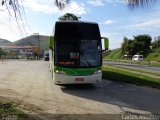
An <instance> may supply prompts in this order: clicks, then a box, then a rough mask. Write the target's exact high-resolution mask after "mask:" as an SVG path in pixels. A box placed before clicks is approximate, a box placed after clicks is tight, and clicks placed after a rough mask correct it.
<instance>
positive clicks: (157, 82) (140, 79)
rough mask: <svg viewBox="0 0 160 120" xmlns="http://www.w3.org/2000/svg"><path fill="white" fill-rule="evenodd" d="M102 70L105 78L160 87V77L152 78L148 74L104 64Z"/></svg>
mask: <svg viewBox="0 0 160 120" xmlns="http://www.w3.org/2000/svg"><path fill="white" fill-rule="evenodd" d="M102 71H103V78H105V79H109V80H113V81H119V82H125V83H131V84H137V85H147V86H151V87H157V88H159V87H160V79H158V78H152V77H149V76H146V75H141V74H138V73H132V72H129V71H126V70H120V69H117V68H112V67H109V66H104V67H103V68H102Z"/></svg>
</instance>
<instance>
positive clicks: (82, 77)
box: [49, 21, 108, 84]
mask: <svg viewBox="0 0 160 120" xmlns="http://www.w3.org/2000/svg"><path fill="white" fill-rule="evenodd" d="M53 36H54V37H53ZM103 40H104V46H105V49H108V39H107V38H103ZM49 48H50V49H49V57H50V59H49V60H50V61H49V62H50V71H51V73H52V77H53V81H54V83H55V84H82V83H99V82H101V79H102V72H101V66H102V37H101V36H100V31H99V26H98V24H97V23H92V22H82V21H57V22H56V23H55V27H54V32H53V35H52V36H50V45H49Z"/></svg>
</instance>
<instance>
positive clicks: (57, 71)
mask: <svg viewBox="0 0 160 120" xmlns="http://www.w3.org/2000/svg"><path fill="white" fill-rule="evenodd" d="M55 73H57V74H63V75H65V74H66V73H65V72H64V71H59V70H55Z"/></svg>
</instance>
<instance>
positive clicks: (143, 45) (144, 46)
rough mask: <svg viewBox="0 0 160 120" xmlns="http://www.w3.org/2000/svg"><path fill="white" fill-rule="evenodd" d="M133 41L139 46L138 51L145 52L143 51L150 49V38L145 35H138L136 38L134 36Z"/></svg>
mask: <svg viewBox="0 0 160 120" xmlns="http://www.w3.org/2000/svg"><path fill="white" fill-rule="evenodd" d="M134 40H135V41H136V42H138V44H140V46H139V47H140V48H139V49H140V50H143V51H145V50H149V49H150V48H149V46H150V45H151V41H152V38H151V36H149V35H146V34H144V35H138V36H134Z"/></svg>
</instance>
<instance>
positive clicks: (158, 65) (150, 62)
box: [103, 59, 160, 67]
mask: <svg viewBox="0 0 160 120" xmlns="http://www.w3.org/2000/svg"><path fill="white" fill-rule="evenodd" d="M103 60H104V61H111V62H122V63H128V64H140V65H148V66H157V67H160V62H158V61H133V60H122V59H117V60H115V59H103Z"/></svg>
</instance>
